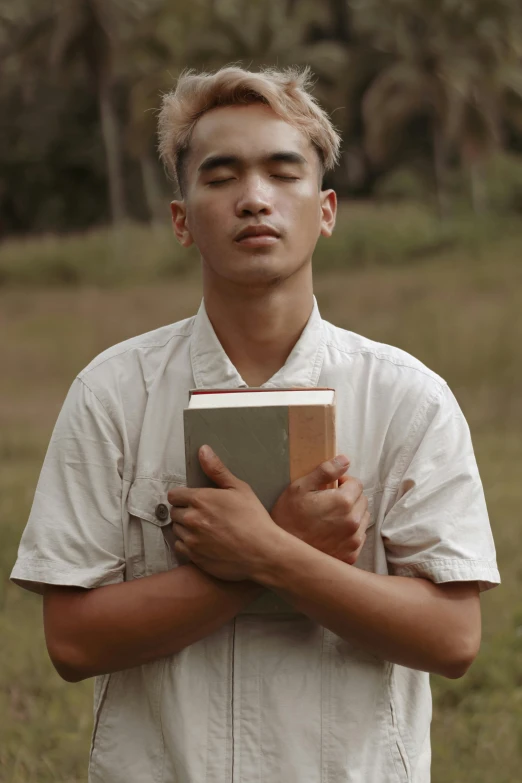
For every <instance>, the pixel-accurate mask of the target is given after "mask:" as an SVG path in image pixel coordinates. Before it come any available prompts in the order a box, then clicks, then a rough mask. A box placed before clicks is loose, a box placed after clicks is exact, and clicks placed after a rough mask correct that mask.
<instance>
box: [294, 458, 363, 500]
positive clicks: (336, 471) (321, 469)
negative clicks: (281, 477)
mask: <svg viewBox="0 0 522 783" xmlns="http://www.w3.org/2000/svg"><path fill="white" fill-rule="evenodd" d="M349 467H350V460H349V459H348V457H346V456H345V455H344V454H339V455H338V456H337V457H334V458H333V459H330V460H327V461H326V462H322V463H321V464H320V465H318V466H317V467H316V468H315V469H314V470H312V472H311V473H308V475H306V476H303V477H302V478H300V479H298V480H297V482H295V483H296V484H298V485H299V488H300V490H301V491H302V492H312V491H314V490H319V489H321V487H322V486H323V485H324V484H330V483H332V482H334V481H336V480H337V479H338V478H340V477H341V476H342V475H343V473H346V471H347V470H348V468H349Z"/></svg>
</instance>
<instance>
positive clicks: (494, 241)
mask: <svg viewBox="0 0 522 783" xmlns="http://www.w3.org/2000/svg"><path fill="white" fill-rule="evenodd" d="M233 62H234V63H240V64H242V65H243V66H244V67H249V68H252V69H255V68H257V67H259V66H261V65H277V66H280V67H281V66H285V65H289V64H292V65H293V64H299V65H305V64H306V65H310V66H311V68H312V70H313V73H314V75H315V87H314V93H315V95H316V96H317V98H318V99H319V100H320V102H321V104H322V105H323V106H324V107H325V108H326V109H327V110H328V111H329V112H330V113H331V117H332V120H333V122H334V124H335V125H336V127H337V128H338V129H339V130H340V131H341V133H342V136H343V154H342V160H341V163H340V165H339V167H338V168H337V170H336V171H335V172H333V173H331V174H330V175H329V176H328V178H327V180H326V182H325V185H326V186H329V187H334V188H335V189H336V191H337V193H338V195H339V197H340V200H341V201H340V210H339V219H338V224H337V228H336V231H335V234H334V236H333V237H332V238H331V239H330V240H320V242H319V244H318V247H317V251H316V254H315V256H314V269H315V288H316V295H317V298H318V303H319V306H320V309H321V314H322V316H323V318H326V319H327V320H329V321H332V322H334V323H336V324H338V325H339V326H342V327H344V328H347V329H351V330H353V331H356V332H360V333H362V334H364V335H366V336H368V337H370V338H372V339H376V340H380V341H382V342H387V343H391V344H393V345H397V346H399V347H401V348H403V349H405V350H407V351H410V352H411V353H413V354H414V355H415V356H417V357H418V358H419V359H421V360H422V361H424V362H425V363H426V364H427V365H428V366H429V367H431V368H432V369H433V370H435V371H436V372H438V373H440V374H441V375H442V376H443V377H444V378H445V379H446V380H447V381H448V383H449V384H450V386H451V388H452V389H453V391H454V392H455V394H456V396H457V399H458V400H459V402H460V404H461V407H462V409H463V411H464V413H465V415H466V417H467V419H468V422H469V424H470V427H471V432H472V436H473V441H474V444H475V450H476V454H477V459H478V462H479V468H480V471H481V475H482V479H483V482H484V486H485V491H486V498H487V501H488V507H489V510H490V516H491V522H492V527H493V531H494V535H495V540H496V544H497V553H498V560H499V566H500V570H501V575H502V578H503V584H502V586H501V587H499V588H496V589H495V590H493V591H491V592H488V593H487V594H485V595H484V596H483V616H484V632H483V643H482V649H481V653H480V656H479V657H478V659H477V660H476V662H475V663H474V665H473V667H472V668H471V670H470V672H469V673H468V674H467V676H466V677H465V678H463V679H462V680H458V681H450V680H444V679H443V678H438V677H433V678H432V683H433V691H434V724H433V732H432V736H433V781H434V783H514V782H515V781H519V780H520V779H521V773H520V769H521V767H522V589H521V588H522V557H521V556H520V554H519V551H518V546H519V545H520V543H519V542H520V540H521V539H520V531H521V518H520V509H521V506H522V482H521V468H522V439H521V437H520V432H521V429H520V428H521V424H522V361H521V360H522V356H521V351H520V346H521V345H522V257H521V255H522V225H521V217H522V4H521V3H520V0H437V1H436V2H435V1H434V0H248V2H247V1H246V0H190V2H183V3H181V2H174V0H171V1H170V2H168V1H167V0H64V1H63V2H62V1H61V0H60V1H59V0H47V2H45V3H44V2H42V0H2V2H1V3H0V328H1V332H0V333H1V336H2V339H1V340H0V366H1V368H2V372H1V373H0V781H2V783H4V782H5V783H29V781H31V783H51V782H52V783H85V782H86V769H87V757H88V748H89V739H90V731H91V725H92V724H91V698H92V682H90V681H87V682H84V683H80V684H76V685H71V684H67V683H65V682H63V681H61V680H60V678H59V677H58V675H57V674H56V673H55V672H54V670H53V668H52V666H51V664H50V662H49V660H48V657H47V653H46V650H45V643H44V638H43V630H42V622H41V600H40V599H39V598H38V597H37V596H34V595H30V594H26V593H25V592H23V591H22V590H20V589H19V588H18V587H15V586H13V585H11V584H10V583H9V581H8V577H9V573H10V571H11V568H12V565H13V563H14V560H15V557H16V551H17V547H18V542H19V539H20V535H21V532H22V529H23V527H24V525H25V522H26V520H27V516H28V512H29V509H30V505H31V502H32V498H33V494H34V489H35V484H36V481H37V478H38V474H39V471H40V467H41V464H42V460H43V457H44V454H45V450H46V447H47V443H48V441H49V437H50V434H51V431H52V427H53V425H54V422H55V419H56V416H57V414H58V411H59V409H60V407H61V404H62V402H63V399H64V397H65V394H66V392H67V389H68V387H69V385H70V384H71V382H72V380H73V378H74V376H75V374H76V373H77V372H78V371H79V370H80V369H82V368H83V367H84V366H85V365H86V364H87V363H88V362H89V361H90V360H91V359H92V358H93V357H94V356H95V355H96V354H97V353H98V352H100V351H102V350H103V349H105V348H107V347H108V346H110V345H112V344H114V343H116V342H118V341H120V340H123V339H126V338H128V337H131V336H133V335H136V334H139V333H141V332H144V331H148V330H149V329H154V328H156V327H158V326H161V325H163V324H165V323H169V322H173V321H176V320H179V319H181V318H185V317H187V316H189V315H192V314H194V313H195V312H196V310H197V307H198V306H199V302H200V297H201V285H200V272H199V261H198V258H197V255H196V254H195V253H194V252H187V251H185V250H182V249H181V248H179V247H178V246H177V244H176V243H175V241H174V238H173V236H172V231H171V228H170V220H169V206H168V205H169V200H170V199H171V198H172V196H173V184H172V182H170V181H169V179H168V177H167V176H166V175H165V172H164V171H163V170H162V167H161V165H160V163H159V161H158V157H157V152H156V136H155V133H156V118H157V110H158V108H159V106H160V103H161V94H162V93H163V92H165V91H166V90H168V89H170V88H171V87H173V85H174V82H175V79H176V76H177V75H178V74H179V72H180V71H181V70H182V69H183V68H186V67H192V68H196V69H214V68H216V67H219V66H221V65H225V64H230V63H233Z"/></svg>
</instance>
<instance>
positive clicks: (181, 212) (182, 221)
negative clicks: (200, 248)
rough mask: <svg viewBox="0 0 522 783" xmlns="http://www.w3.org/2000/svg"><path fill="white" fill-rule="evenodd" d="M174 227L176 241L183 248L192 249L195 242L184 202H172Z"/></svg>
mask: <svg viewBox="0 0 522 783" xmlns="http://www.w3.org/2000/svg"><path fill="white" fill-rule="evenodd" d="M170 211H171V212H172V226H173V228H174V233H175V235H176V239H177V240H178V242H179V243H180V245H182V246H183V247H190V246H191V245H192V243H193V242H194V240H193V238H192V234H191V233H190V230H189V227H188V225H187V207H186V205H185V202H184V201H171V202H170Z"/></svg>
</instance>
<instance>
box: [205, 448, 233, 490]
mask: <svg viewBox="0 0 522 783" xmlns="http://www.w3.org/2000/svg"><path fill="white" fill-rule="evenodd" d="M199 463H200V465H201V467H202V468H203V471H204V472H205V473H206V475H207V476H208V477H209V478H210V479H212V481H213V482H214V483H215V484H217V485H218V487H221V489H237V488H238V487H239V486H240V484H243V482H242V481H241V479H238V478H237V476H234V474H233V473H232V472H231V471H230V470H229V469H228V468H227V466H226V465H225V464H224V462H223V461H222V460H221V459H220V458H219V457H218V455H217V454H216V452H215V451H213V450H212V449H211V448H210V446H202V447H201V448H200V450H199Z"/></svg>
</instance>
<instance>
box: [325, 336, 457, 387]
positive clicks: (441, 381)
mask: <svg viewBox="0 0 522 783" xmlns="http://www.w3.org/2000/svg"><path fill="white" fill-rule="evenodd" d="M326 345H327V346H328V348H335V349H336V350H337V351H339V352H340V353H344V354H346V355H347V356H353V355H355V354H363V353H364V354H369V355H370V356H375V357H376V358H377V359H381V360H382V361H384V362H390V364H394V365H395V366H396V367H405V368H406V369H408V370H415V372H418V373H421V375H425V376H426V377H427V378H430V379H431V380H432V381H434V382H435V383H436V384H437V386H439V387H440V388H441V389H443V388H445V387H446V386H447V385H448V384H447V381H445V380H444V379H443V378H440V376H437V375H436V373H433V372H431V371H430V370H428V369H426V370H423V369H422V368H421V367H416V366H415V365H413V364H406V363H405V362H400V361H397V360H396V359H394V358H393V357H391V356H387V355H386V354H384V353H379V351H372V350H370V349H369V348H354V349H352V350H349V349H347V348H342V347H341V346H340V345H338V344H337V343H334V342H329V341H328V340H327V341H326Z"/></svg>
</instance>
